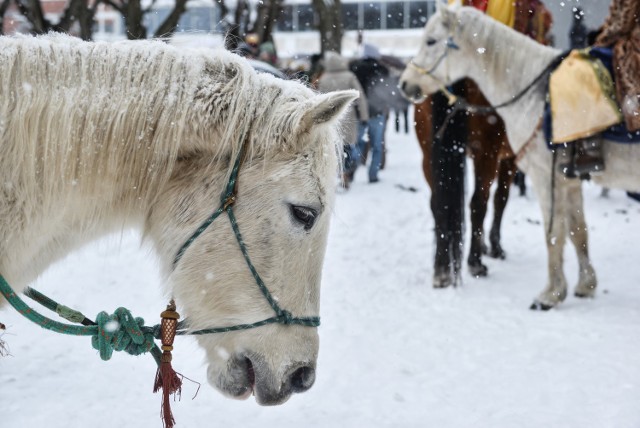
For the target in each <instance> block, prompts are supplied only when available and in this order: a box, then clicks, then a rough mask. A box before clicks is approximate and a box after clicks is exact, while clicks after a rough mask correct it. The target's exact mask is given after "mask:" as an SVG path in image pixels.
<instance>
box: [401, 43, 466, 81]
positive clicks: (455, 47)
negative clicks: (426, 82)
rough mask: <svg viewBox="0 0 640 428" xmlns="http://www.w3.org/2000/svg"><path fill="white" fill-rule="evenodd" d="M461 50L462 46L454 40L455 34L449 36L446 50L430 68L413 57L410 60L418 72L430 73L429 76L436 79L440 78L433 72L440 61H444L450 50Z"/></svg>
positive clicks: (410, 63)
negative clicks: (422, 65) (417, 62)
mask: <svg viewBox="0 0 640 428" xmlns="http://www.w3.org/2000/svg"><path fill="white" fill-rule="evenodd" d="M452 49H453V50H459V49H460V46H458V45H457V44H456V42H454V41H453V36H449V38H447V41H446V42H445V49H444V52H442V55H440V56H439V57H438V59H437V60H436V62H435V64H433V65H432V66H431V67H430V68H426V67H421V66H419V65H418V64H416V62H415V61H414V60H413V59H412V60H411V61H409V65H410V66H411V67H412V68H413V69H415V70H416V71H417V72H418V73H420V74H427V75H429V77H431V78H432V79H436V80H439V79H438V78H437V77H435V76H434V75H433V72H434V71H435V70H436V68H438V66H439V65H440V63H441V62H442V61H444V59H445V58H446V57H447V55H448V54H449V51H450V50H452Z"/></svg>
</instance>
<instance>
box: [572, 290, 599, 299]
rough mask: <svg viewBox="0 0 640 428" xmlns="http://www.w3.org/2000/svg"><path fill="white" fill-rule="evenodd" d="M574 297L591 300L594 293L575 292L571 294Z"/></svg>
mask: <svg viewBox="0 0 640 428" xmlns="http://www.w3.org/2000/svg"><path fill="white" fill-rule="evenodd" d="M573 295H574V296H576V297H578V298H580V299H591V298H593V297H594V293H593V292H586V293H585V292H582V291H576V292H575V293H573Z"/></svg>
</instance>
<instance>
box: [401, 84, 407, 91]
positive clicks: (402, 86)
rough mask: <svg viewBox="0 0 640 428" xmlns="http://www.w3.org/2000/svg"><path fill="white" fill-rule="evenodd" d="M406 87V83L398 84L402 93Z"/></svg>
mask: <svg viewBox="0 0 640 428" xmlns="http://www.w3.org/2000/svg"><path fill="white" fill-rule="evenodd" d="M406 87H407V82H402V83H401V84H400V89H402V91H403V92H404V90H405V88H406Z"/></svg>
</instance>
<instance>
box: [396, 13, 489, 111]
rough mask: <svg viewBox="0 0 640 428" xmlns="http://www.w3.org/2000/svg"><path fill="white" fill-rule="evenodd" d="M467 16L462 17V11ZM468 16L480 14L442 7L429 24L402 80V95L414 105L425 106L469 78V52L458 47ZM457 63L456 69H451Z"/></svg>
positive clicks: (401, 77)
mask: <svg viewBox="0 0 640 428" xmlns="http://www.w3.org/2000/svg"><path fill="white" fill-rule="evenodd" d="M461 10H462V11H464V13H460V11H461ZM469 13H471V14H473V13H476V14H480V12H477V11H475V9H473V8H468V7H464V8H462V7H460V5H458V4H453V5H450V6H444V5H440V3H438V8H437V10H436V13H434V14H433V15H432V16H431V18H429V20H428V21H427V24H426V25H425V28H424V32H423V35H422V40H421V44H420V47H419V50H418V53H417V54H416V55H415V56H414V57H413V59H412V60H411V61H410V62H409V65H408V66H407V68H406V69H405V70H404V72H403V73H402V75H401V76H400V88H401V90H402V93H403V94H404V95H405V96H406V97H407V98H408V99H409V100H411V101H413V102H422V101H424V99H425V98H426V96H427V95H429V94H432V93H434V92H437V91H438V90H440V89H442V88H444V87H446V86H448V85H450V84H451V83H453V82H455V81H456V80H459V79H461V78H463V77H467V69H466V68H465V67H464V64H465V58H469V56H470V55H473V53H470V52H466V51H465V50H463V49H461V48H460V46H459V45H458V43H456V35H457V34H458V28H459V27H461V26H463V25H465V22H464V21H466V20H467V19H469V18H472V17H467V16H466V15H468V14H469ZM451 62H454V63H455V64H456V67H450V66H449V64H450V63H451Z"/></svg>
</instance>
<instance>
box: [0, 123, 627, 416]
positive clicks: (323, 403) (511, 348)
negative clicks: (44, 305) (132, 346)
mask: <svg viewBox="0 0 640 428" xmlns="http://www.w3.org/2000/svg"><path fill="white" fill-rule="evenodd" d="M388 139H389V155H388V166H387V168H386V169H385V170H384V171H383V172H382V173H381V179H382V182H380V183H378V184H376V185H369V184H367V183H365V182H364V180H365V173H364V171H362V170H361V171H359V172H358V173H359V174H358V175H357V176H356V183H355V184H354V185H353V187H352V189H351V190H349V192H348V193H346V194H340V195H338V198H337V199H338V203H337V207H336V211H335V213H334V219H333V223H332V231H331V236H330V242H329V250H328V253H327V258H326V262H325V271H324V285H323V290H322V311H321V316H322V326H321V328H320V336H321V348H320V349H321V352H320V359H319V363H318V379H317V382H316V385H315V386H314V387H313V388H312V389H311V390H310V391H309V392H307V393H305V394H302V395H298V396H294V397H292V399H291V400H290V401H289V402H288V403H286V404H285V405H284V406H280V407H275V408H263V407H259V406H257V405H256V404H255V403H254V401H253V400H252V399H250V400H248V401H244V402H237V401H232V400H228V399H225V398H223V397H222V396H221V395H220V394H218V393H217V392H215V391H214V390H213V389H212V388H211V387H209V386H208V385H207V384H206V380H205V377H206V375H205V367H204V365H203V364H202V362H203V352H202V351H201V350H200V349H199V348H198V347H197V346H196V344H195V342H194V341H193V340H191V339H184V338H181V339H178V345H177V351H176V353H175V356H174V361H175V363H174V365H175V366H176V368H177V369H178V370H179V371H180V372H182V373H184V374H186V375H187V376H189V377H191V378H193V379H196V380H198V381H200V382H202V383H203V385H202V388H201V389H200V392H199V394H198V397H197V398H196V399H195V400H193V401H192V400H191V395H192V394H193V393H194V392H195V389H196V388H195V386H193V385H191V384H189V383H186V385H185V388H184V392H183V397H182V401H181V402H178V403H175V404H174V405H173V409H174V413H175V417H176V420H177V422H178V427H210V426H211V427H236V426H238V427H243V428H252V427H256V428H258V427H260V428H263V427H278V428H289V427H291V428H293V427H295V428H300V427H309V428H312V427H318V428H320V427H322V428H324V427H326V428H330V427H345V428H360V427H403V428H411V427H436V428H440V427H443V428H458V427H459V428H463V427H465V428H466V427H474V428H502V427H505V428H511V427H518V428H526V427H532V428H534V427H535V428H540V427H562V428H573V427H575V428H578V427H579V428H605V427H612V428H613V427H615V428H637V427H640V407H639V406H638V403H640V364H638V356H639V355H640V333H639V331H640V287H639V285H640V261H639V259H638V254H639V250H638V239H640V204H638V203H635V202H633V201H632V200H630V199H628V198H626V197H625V195H624V193H623V192H621V191H612V192H611V196H610V198H609V199H602V198H600V197H599V193H600V190H599V189H598V188H596V187H595V186H592V185H587V186H586V187H585V199H586V204H587V208H586V212H587V221H588V224H589V231H590V242H591V254H592V258H593V262H594V265H595V268H596V271H597V274H598V278H599V281H600V289H599V292H598V293H597V297H596V298H595V299H593V300H587V301H584V300H578V299H576V298H574V297H573V296H570V297H568V298H567V301H566V302H565V303H564V304H563V305H562V306H561V307H560V308H559V309H557V310H553V311H551V312H548V313H540V312H532V311H529V310H528V309H527V308H528V305H529V304H530V303H531V301H532V299H533V298H534V297H535V296H536V295H537V294H538V293H539V292H540V291H541V289H542V287H543V286H544V283H545V279H546V254H545V248H544V244H543V232H542V226H541V225H540V224H539V222H540V219H541V216H540V213H539V209H538V207H537V204H536V202H535V200H534V198H533V196H532V192H531V191H530V192H529V193H530V195H529V196H528V197H527V198H520V197H518V196H517V194H516V193H517V192H515V191H514V192H513V197H512V199H511V201H510V203H509V205H508V206H507V212H506V217H505V221H504V229H503V233H502V236H503V246H504V247H505V249H506V251H507V253H508V259H507V260H506V261H496V260H492V259H487V260H486V263H487V264H488V266H489V269H490V276H489V277H488V278H485V279H473V278H470V277H469V276H468V275H467V273H466V271H465V273H464V286H463V287H461V288H459V289H448V290H434V289H432V288H431V275H432V269H431V268H432V263H433V250H434V244H433V238H432V233H433V232H432V227H433V220H432V219H431V214H430V212H429V211H428V197H429V191H428V189H427V187H426V184H425V183H424V180H423V178H422V175H421V171H420V167H419V165H420V153H419V149H418V147H417V144H416V142H415V137H414V136H413V135H398V134H395V133H393V131H391V130H390V131H389V133H388ZM397 184H402V185H404V186H414V187H416V188H417V189H418V191H417V192H409V191H404V190H401V189H399V188H398V187H396V185H397ZM155 271H156V268H155V265H154V262H153V259H152V257H150V256H149V255H148V251H147V250H146V249H145V248H144V247H142V248H141V247H140V245H139V243H138V239H137V237H136V236H135V235H134V234H130V233H124V234H122V235H121V236H117V237H112V238H109V239H107V240H104V241H101V242H100V243H97V244H94V245H92V246H90V247H88V248H86V249H85V250H83V251H81V252H79V253H76V254H74V255H72V256H70V257H69V258H68V259H66V260H65V261H63V262H61V263H59V264H57V265H56V266H54V267H53V268H52V269H51V270H49V271H48V272H47V273H46V274H45V275H44V276H43V277H42V278H41V280H40V281H39V282H38V284H36V285H37V287H38V288H40V289H42V291H45V292H48V293H50V294H52V295H54V296H57V297H60V298H61V300H63V301H64V302H65V303H66V304H67V305H68V306H71V307H76V308H80V309H82V310H83V312H85V313H86V314H91V315H93V314H95V313H97V312H98V311H100V310H108V311H111V310H113V309H115V308H116V307H118V306H125V307H129V308H132V309H133V312H134V313H135V314H136V315H139V316H143V317H144V318H145V319H146V320H147V323H148V324H151V323H155V319H156V316H157V313H158V312H159V310H161V309H162V308H163V306H164V304H165V303H164V299H163V296H162V294H161V291H160V288H159V287H158V284H159V282H160V281H159V279H158V276H157V274H156V273H155ZM576 271H577V265H576V262H575V257H574V256H573V253H572V251H571V252H570V251H567V266H566V273H567V276H568V280H569V283H570V284H573V283H575V280H576V276H577V275H576V273H577V272H576ZM69 283H73V284H76V285H77V286H78V288H81V289H82V292H81V293H80V294H78V295H76V296H72V295H70V294H69V293H66V292H65V291H64V290H65V288H66V287H65V285H66V284H69ZM143 296H144V302H146V303H143V298H142V297H143ZM0 320H2V322H4V323H5V324H6V325H7V327H8V331H7V332H6V333H5V334H4V336H3V337H2V338H3V340H5V341H6V342H8V344H9V346H10V350H11V354H12V356H11V357H7V358H0V427H2V428H32V427H33V428H35V427H38V428H39V427H47V428H62V427H64V428H70V427H72V428H73V427H95V428H103V427H104V428H107V427H109V428H110V427H137V428H143V427H144V428H146V427H149V428H159V427H161V426H162V425H161V422H160V419H159V411H160V397H158V396H154V395H153V394H152V393H151V387H152V383H153V376H154V374H155V364H154V362H153V361H152V358H151V357H149V356H142V357H138V358H133V357H130V356H127V355H115V356H114V358H113V359H112V361H110V362H108V363H104V362H102V361H100V359H99V357H98V356H97V355H96V352H95V351H94V350H93V349H92V348H91V346H90V343H89V340H88V339H86V338H75V337H61V336H59V335H55V334H53V333H49V332H46V331H44V330H41V329H39V328H38V327H35V326H33V325H31V324H29V323H28V322H27V321H26V320H24V319H22V318H19V317H18V315H17V314H15V313H13V312H11V311H9V310H8V309H6V308H4V309H2V310H0Z"/></svg>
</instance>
